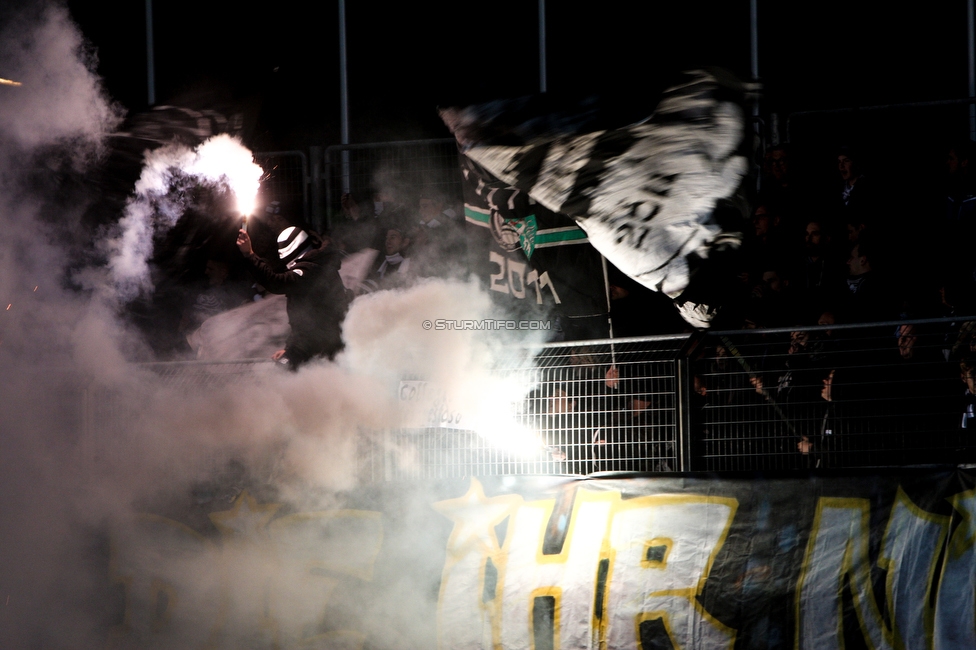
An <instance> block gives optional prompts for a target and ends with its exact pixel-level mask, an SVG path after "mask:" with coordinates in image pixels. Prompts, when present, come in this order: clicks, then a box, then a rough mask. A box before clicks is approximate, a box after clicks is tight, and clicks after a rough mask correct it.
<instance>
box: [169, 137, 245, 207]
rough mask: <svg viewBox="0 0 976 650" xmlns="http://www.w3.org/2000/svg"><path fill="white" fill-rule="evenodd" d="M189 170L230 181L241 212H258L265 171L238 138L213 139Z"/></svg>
mask: <svg viewBox="0 0 976 650" xmlns="http://www.w3.org/2000/svg"><path fill="white" fill-rule="evenodd" d="M186 171H187V172H189V173H190V174H195V175H198V176H202V177H204V178H207V179H209V180H212V181H214V182H223V183H226V184H227V186H228V187H229V188H230V190H231V191H232V192H233V193H234V197H235V199H236V201H237V204H236V209H237V211H238V212H239V213H240V214H241V215H242V216H243V217H245V219H246V218H247V216H248V215H250V214H252V213H253V212H254V207H255V205H256V204H257V199H258V188H260V186H261V176H262V175H263V174H264V170H263V169H261V167H260V166H258V164H257V163H255V162H254V156H253V154H251V151H250V149H248V148H247V147H245V146H244V145H243V144H241V141H240V140H238V139H237V138H234V137H232V136H229V135H226V134H224V135H215V136H214V137H212V138H210V139H209V140H207V141H206V142H204V143H203V144H201V145H200V146H199V147H198V148H197V150H196V159H195V160H193V162H192V163H191V164H190V166H189V167H188V168H187V169H186Z"/></svg>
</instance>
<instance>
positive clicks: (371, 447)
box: [360, 336, 688, 480]
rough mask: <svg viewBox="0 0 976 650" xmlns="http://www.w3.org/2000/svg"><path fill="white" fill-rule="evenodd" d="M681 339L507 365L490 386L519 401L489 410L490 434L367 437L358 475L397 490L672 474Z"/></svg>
mask: <svg viewBox="0 0 976 650" xmlns="http://www.w3.org/2000/svg"><path fill="white" fill-rule="evenodd" d="M687 339H688V337H687V336H660V337H649V338H643V339H621V340H618V341H611V340H605V341H578V342H570V343H557V344H550V345H547V346H545V347H543V348H542V350H541V351H540V352H539V353H538V354H536V355H534V356H528V357H527V356H522V355H515V356H514V357H513V359H514V360H509V361H507V362H506V363H502V364H500V365H499V366H498V367H496V368H495V369H494V372H493V376H494V378H496V379H499V380H502V381H505V382H510V383H511V385H513V386H518V387H521V388H522V391H521V392H520V394H519V396H518V397H517V398H516V399H515V401H513V402H510V403H503V402H499V403H498V404H495V405H493V407H495V408H496V409H497V414H498V418H497V420H496V421H494V422H493V423H492V424H491V425H490V426H484V425H483V424H480V423H479V424H477V425H475V428H474V429H464V428H458V427H457V426H453V423H452V422H451V419H452V418H451V416H450V415H449V416H448V418H447V419H446V422H445V424H446V426H427V427H415V428H401V429H395V430H392V431H388V432H383V433H381V434H379V436H377V437H367V438H365V439H364V444H365V445H366V446H367V448H366V449H365V450H363V451H361V454H360V462H361V469H362V471H361V474H362V475H363V476H365V477H367V478H368V479H369V480H395V479H404V478H442V477H453V476H479V475H516V474H592V473H595V472H601V471H643V472H652V471H677V470H678V468H679V464H680V460H679V454H680V452H681V450H680V448H679V446H678V439H677V418H676V414H677V403H678V396H677V393H676V390H677V385H676V380H675V376H676V375H675V360H676V358H677V357H678V353H679V351H680V350H681V349H682V347H683V346H684V345H685V343H686V341H687ZM433 409H434V410H435V411H436V413H435V416H434V417H433V418H430V419H431V420H433V421H434V423H436V421H438V420H444V419H445V418H443V417H442V416H441V413H442V412H443V408H442V405H440V404H439V403H437V402H436V401H435V402H434V403H433ZM448 410H450V409H448ZM459 419H462V418H461V416H460V414H459ZM462 424H463V422H462ZM500 428H501V429H503V430H499V429H500Z"/></svg>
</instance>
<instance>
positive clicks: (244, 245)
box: [237, 228, 253, 255]
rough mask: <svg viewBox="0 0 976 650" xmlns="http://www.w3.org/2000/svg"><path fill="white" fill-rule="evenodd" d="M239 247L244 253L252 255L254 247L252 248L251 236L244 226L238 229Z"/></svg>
mask: <svg viewBox="0 0 976 650" xmlns="http://www.w3.org/2000/svg"><path fill="white" fill-rule="evenodd" d="M237 247H238V248H239V249H240V250H241V253H243V254H244V255H250V254H251V253H252V252H253V249H252V248H251V238H250V237H249V236H248V234H247V232H245V231H244V229H243V228H241V229H240V230H239V231H237Z"/></svg>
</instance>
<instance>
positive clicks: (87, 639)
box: [0, 6, 498, 650]
mask: <svg viewBox="0 0 976 650" xmlns="http://www.w3.org/2000/svg"><path fill="white" fill-rule="evenodd" d="M82 45H83V39H82V36H81V34H79V32H78V30H77V28H76V27H75V26H74V25H73V24H72V23H71V21H70V19H69V17H68V15H67V13H66V11H65V10H64V9H63V8H61V7H58V6H51V7H47V8H45V9H42V10H37V9H36V8H34V9H33V10H31V11H29V12H26V13H23V14H20V15H18V16H17V17H16V18H15V19H13V20H12V22H10V23H8V24H7V25H6V26H5V27H4V28H3V30H2V31H0V76H4V77H10V78H14V79H16V80H18V81H21V82H23V84H24V85H23V86H20V87H8V86H0V116H2V117H0V228H2V230H3V232H4V237H2V238H0V303H2V304H0V377H2V379H0V512H2V515H0V540H2V541H0V648H30V647H43V648H50V649H53V650H59V649H69V648H70V649H72V650H77V649H82V650H84V649H88V648H104V647H106V640H105V635H106V630H107V629H108V627H109V626H110V625H111V624H112V623H113V622H117V618H118V617H117V614H118V613H117V612H115V613H113V612H107V609H108V604H110V603H112V602H119V599H118V594H117V593H115V592H113V591H112V587H111V584H110V582H109V573H108V557H109V542H108V531H109V530H110V528H111V527H112V524H113V522H115V523H118V522H124V521H128V520H129V519H130V518H131V517H132V516H133V515H134V514H135V513H138V512H142V511H146V510H151V511H156V512H158V511H160V510H165V509H166V504H172V503H176V504H186V503H189V504H191V505H192V504H194V503H196V502H195V501H194V497H192V496H191V495H192V494H194V492H193V491H194V490H195V489H197V486H200V485H209V484H217V485H218V486H219V487H220V489H221V490H223V492H220V494H218V495H217V496H215V497H213V498H214V499H224V497H225V496H227V495H228V494H229V495H230V496H231V497H233V496H235V495H237V494H239V493H240V490H241V489H242V488H243V487H245V486H246V485H247V484H248V481H251V482H252V483H256V484H261V485H264V486H266V487H267V489H270V490H273V494H272V495H270V496H271V497H273V498H274V499H275V500H276V501H278V502H280V503H286V504H288V506H289V507H291V508H293V509H294V510H295V511H299V512H300V511H309V510H323V509H330V508H336V507H341V506H343V505H344V502H343V498H344V497H342V496H341V494H342V493H343V491H344V490H349V489H350V488H352V487H353V486H355V485H356V481H357V469H356V468H357V453H358V449H359V445H360V444H361V443H362V441H363V436H364V435H366V436H368V435H369V433H368V432H370V431H374V430H381V429H384V428H387V427H392V426H395V425H396V424H397V423H398V419H397V418H398V402H397V390H396V389H397V384H398V381H399V379H400V378H402V377H403V376H404V375H405V374H411V375H415V376H423V377H424V378H427V379H429V380H431V381H434V382H437V383H439V384H441V385H444V386H448V387H449V392H450V398H451V399H452V400H454V401H455V402H456V403H457V404H459V405H461V407H462V408H465V409H470V412H472V413H474V412H477V411H478V410H479V407H478V404H479V403H483V402H484V400H485V398H486V396H487V393H486V392H485V391H484V386H485V385H486V384H485V383H484V382H485V381H487V377H488V375H487V371H486V368H487V366H488V364H489V363H490V362H491V360H492V359H493V358H494V355H495V354H497V351H498V348H497V346H496V345H495V344H493V342H492V341H491V339H490V336H489V333H486V332H479V331H436V330H435V331H430V330H427V329H425V328H424V327H423V322H424V321H425V320H429V319H437V318H444V319H472V320H478V319H481V318H484V317H486V316H488V315H489V301H488V299H487V297H486V296H485V295H484V294H483V293H482V292H480V291H479V290H477V288H476V287H474V286H472V285H470V284H466V283H463V282H447V281H429V282H426V283H423V284H421V285H419V286H416V287H414V288H412V289H409V290H406V291H401V292H381V293H377V294H374V295H372V296H369V297H368V298H365V299H362V300H359V301H356V302H355V303H354V304H353V306H352V308H351V309H350V313H349V316H348V318H347V320H346V323H345V326H344V336H345V340H346V342H347V349H346V351H345V352H344V353H343V354H342V355H341V356H340V357H339V358H338V359H337V361H336V362H335V363H329V362H325V361H322V362H317V363H312V364H309V365H308V366H306V367H305V368H303V369H302V370H301V371H299V372H297V373H290V372H287V371H285V370H283V369H281V368H279V367H277V366H275V365H272V364H257V365H255V366H254V369H253V371H251V372H247V373H244V374H240V375H232V376H225V377H224V378H223V380H221V378H220V377H213V376H210V377H205V376H204V374H203V373H197V375H196V378H194V376H193V373H192V372H191V371H189V370H187V369H185V368H184V369H183V371H181V372H182V373H183V374H180V373H175V374H174V372H173V371H172V370H171V368H170V367H169V366H146V365H143V366H138V365H134V364H131V363H130V362H129V361H128V360H129V359H131V358H133V356H136V354H137V353H139V354H144V351H145V349H146V346H145V345H144V342H142V341H140V339H139V337H138V336H137V335H135V334H134V333H132V332H131V331H129V330H127V329H126V327H124V326H123V325H122V324H120V323H119V322H118V321H117V320H116V314H117V309H116V307H117V303H115V301H114V300H107V301H106V300H105V299H104V298H105V295H104V294H102V293H100V292H99V291H97V290H96V291H86V292H82V291H78V290H73V289H67V288H65V287H66V286H67V285H68V282H67V281H66V278H69V277H74V276H73V275H72V274H73V273H74V271H73V270H72V269H69V268H67V264H68V260H69V259H70V256H69V255H68V248H67V247H71V246H76V245H79V244H83V242H78V241H76V240H75V239H73V233H75V232H77V229H76V228H75V224H76V222H77V221H78V219H79V218H80V215H81V212H82V210H83V208H84V205H83V204H82V203H80V202H78V201H77V200H76V198H77V197H73V196H69V197H62V199H58V200H55V199H52V198H51V196H50V195H49V194H50V192H48V189H49V188H48V187H47V186H45V185H44V184H43V183H41V184H40V186H39V183H38V181H37V176H38V175H40V176H41V177H44V170H45V169H47V168H48V167H49V166H50V162H51V161H64V160H68V161H69V163H70V165H71V166H73V168H74V169H81V170H83V169H84V165H85V164H86V163H87V162H90V161H93V160H95V159H96V158H97V153H98V150H99V143H100V142H101V141H102V140H103V138H104V136H105V135H106V133H107V132H108V131H109V130H111V129H112V128H113V127H114V126H115V124H116V123H117V111H116V110H115V109H114V108H113V106H112V103H111V101H110V100H109V99H108V98H107V97H106V96H105V93H104V92H103V90H102V88H101V86H100V83H99V80H98V78H97V77H96V76H95V75H94V74H93V73H92V71H91V63H92V59H91V57H90V56H89V55H88V54H86V52H85V50H84V48H83V47H82ZM215 155H219V156H222V158H221V160H223V162H219V163H215V164H212V161H213V160H214V156H215ZM228 157H229V158H228ZM228 160H230V161H236V162H235V163H230V162H228ZM238 163H239V164H240V166H241V167H242V168H244V170H245V172H246V174H251V176H249V178H253V179H256V176H254V175H253V172H254V170H253V169H250V168H249V165H250V164H253V163H252V162H251V160H250V152H247V151H246V149H244V148H243V147H242V146H241V145H240V143H237V142H235V141H232V140H230V139H229V138H218V139H215V140H211V141H210V142H208V143H207V144H206V145H204V146H202V147H200V148H198V149H197V150H190V149H188V148H185V147H178V146H172V147H165V148H163V149H160V150H158V151H156V152H153V153H152V154H151V155H149V156H148V157H147V160H146V167H145V169H144V170H143V174H142V176H141V177H140V180H139V184H138V185H137V187H136V188H134V194H133V197H134V198H133V199H132V200H131V201H130V202H129V204H128V207H127V209H126V212H125V214H124V215H119V218H120V222H119V229H118V230H117V231H116V232H115V233H114V235H113V236H112V237H111V238H110V239H109V240H108V241H103V242H100V245H101V246H104V247H106V248H105V250H107V251H108V252H109V253H110V254H109V262H108V266H107V268H106V269H102V270H100V274H101V275H102V277H107V278H109V279H110V280H109V282H107V283H101V284H100V283H94V284H93V285H90V286H91V288H93V289H98V288H99V287H107V288H109V289H110V292H109V293H110V294H111V296H110V297H114V296H118V297H120V298H128V297H132V296H134V295H137V294H138V293H139V292H140V291H144V290H147V289H148V288H149V284H148V275H147V266H146V260H147V259H148V258H149V256H150V255H151V241H152V236H153V233H154V232H158V229H161V228H166V227H169V226H171V225H172V224H173V223H175V220H176V219H178V218H179V210H180V207H181V206H180V205H179V203H178V202H177V203H167V193H168V188H169V187H171V185H172V183H173V181H174V179H175V178H176V177H177V176H178V175H179V174H186V175H190V176H196V177H198V178H204V179H208V180H209V181H212V182H218V183H220V182H226V181H225V180H221V178H222V176H224V175H225V174H227V173H229V172H230V173H231V174H232V175H234V176H236V174H233V172H232V167H233V164H238ZM61 164H63V162H62V163H61ZM37 170H41V171H40V172H37ZM235 191H236V192H238V196H239V197H241V196H243V195H244V194H246V193H247V192H249V191H250V190H247V189H242V190H235ZM241 209H242V210H243V211H247V209H248V208H247V207H246V206H244V207H242V208H241ZM115 292H117V293H115ZM8 304H9V305H10V308H9V309H4V308H5V307H6V306H7V305H8ZM191 370H192V369H191ZM367 441H368V438H367ZM234 463H237V465H239V466H241V467H244V468H246V469H245V470H243V478H241V477H231V478H227V471H228V470H227V468H228V467H231V466H234ZM218 492H219V490H218ZM269 498H270V497H269ZM220 506H221V507H222V508H224V509H226V508H228V507H229V502H227V501H226V500H225V501H221V503H220ZM415 506H416V507H417V508H418V509H423V508H427V507H428V506H427V504H426V503H422V504H415ZM193 512H196V511H195V510H192V508H189V509H185V510H178V512H177V513H176V514H174V515H173V518H175V519H180V517H181V516H184V517H189V516H191V515H192V513H193ZM187 513H190V514H187ZM203 522H204V523H208V521H207V520H206V517H205V516H204V517H203ZM185 523H188V524H194V523H197V524H199V522H185ZM208 525H209V524H208ZM228 552H232V551H231V550H229V551H228ZM197 559H199V558H197ZM251 560H252V561H255V562H258V563H262V562H263V563H264V564H263V565H262V566H261V567H258V569H256V570H257V571H258V573H260V574H261V575H263V576H265V577H266V579H267V580H270V581H271V587H270V588H271V589H272V590H277V591H279V592H283V593H285V592H286V593H287V594H288V598H289V599H291V600H292V601H294V602H302V601H303V600H307V598H313V597H315V594H313V593H311V592H309V593H305V592H303V591H302V589H304V587H303V586H302V584H301V583H296V582H294V581H291V580H290V578H289V576H288V575H287V574H286V573H281V572H278V573H276V572H275V571H274V570H273V569H274V565H273V564H272V563H271V562H272V560H271V559H269V558H267V557H264V556H262V555H260V554H258V555H256V556H254V557H251ZM191 565H192V571H191V572H190V573H191V574H195V575H197V577H198V579H199V583H200V584H201V585H204V584H209V583H208V582H207V581H208V580H210V579H212V578H214V577H215V576H216V575H217V574H216V573H215V572H218V571H220V567H219V563H209V564H208V563H206V562H196V561H194V562H192V563H191ZM435 579H436V576H435ZM242 584H243V583H242ZM252 586H253V585H252ZM242 588H243V587H242ZM254 588H258V587H254ZM261 588H264V587H263V586H262V587H261ZM201 589H203V587H201ZM201 593H203V592H201ZM389 593H390V594H391V600H390V602H388V603H383V604H382V606H383V607H385V608H386V609H387V610H388V611H403V612H409V611H413V610H414V609H415V608H416V607H417V604H416V603H410V604H401V603H399V602H398V600H397V599H403V598H404V597H403V593H406V592H404V590H402V589H397V588H394V586H391V588H390V590H389ZM371 606H372V607H374V608H375V607H377V606H378V605H377V604H376V603H372V604H371ZM234 611H236V610H233V609H230V610H228V612H226V613H225V626H226V628H227V629H232V628H233V627H234V625H235V623H236V622H237V621H235V620H234V619H233V617H234V615H235V614H234ZM242 616H243V615H242ZM400 618H401V621H402V622H404V624H405V625H406V624H409V623H410V619H411V616H410V615H407V614H404V615H403V616H402V617H400ZM413 622H415V623H416V624H417V626H418V629H421V628H422V629H430V628H431V627H432V626H433V622H432V621H413ZM240 623H241V625H242V626H244V627H243V628H242V629H245V628H246V626H247V625H250V624H251V623H253V621H250V620H242V621H241V622H240ZM201 625H203V623H201ZM197 631H199V630H197ZM204 636H205V635H204ZM399 638H401V639H405V638H415V639H424V638H425V637H424V633H423V632H419V631H411V630H407V629H404V630H401V636H400V637H399ZM428 640H429V639H428ZM391 643H393V644H394V646H391V647H396V646H395V644H396V640H393V641H391ZM160 644H161V645H157V646H155V647H171V648H183V647H186V646H184V645H180V643H179V642H177V641H173V642H172V643H169V642H166V643H163V642H160ZM416 645H417V647H423V642H422V641H418V642H417V644H416Z"/></svg>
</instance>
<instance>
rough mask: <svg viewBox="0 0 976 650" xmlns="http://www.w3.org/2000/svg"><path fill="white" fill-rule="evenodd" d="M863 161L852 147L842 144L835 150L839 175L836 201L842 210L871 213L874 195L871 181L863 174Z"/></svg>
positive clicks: (864, 213)
mask: <svg viewBox="0 0 976 650" xmlns="http://www.w3.org/2000/svg"><path fill="white" fill-rule="evenodd" d="M863 166H864V165H863V161H862V160H861V157H860V155H859V154H858V153H856V152H855V151H854V149H853V148H851V147H848V146H844V147H841V148H840V150H839V151H838V152H837V173H838V175H839V176H840V192H839V194H838V202H839V206H840V208H841V210H842V211H843V212H853V213H856V214H859V215H860V216H861V217H863V216H864V215H869V216H870V215H872V214H873V212H874V209H875V207H876V206H875V198H876V197H875V195H874V187H873V186H872V181H871V180H870V179H867V178H866V177H865V175H864V170H863Z"/></svg>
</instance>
